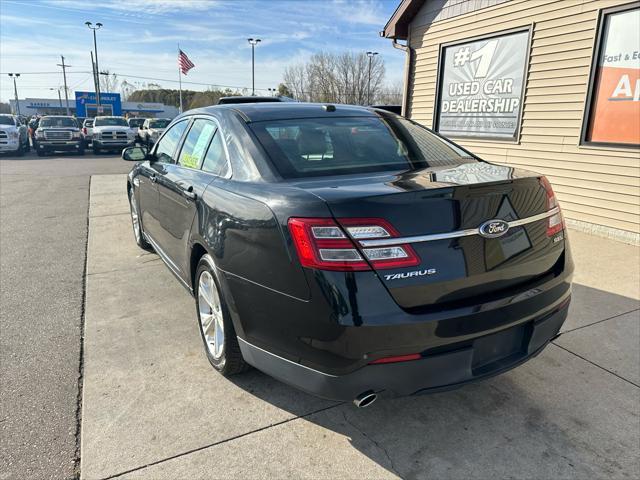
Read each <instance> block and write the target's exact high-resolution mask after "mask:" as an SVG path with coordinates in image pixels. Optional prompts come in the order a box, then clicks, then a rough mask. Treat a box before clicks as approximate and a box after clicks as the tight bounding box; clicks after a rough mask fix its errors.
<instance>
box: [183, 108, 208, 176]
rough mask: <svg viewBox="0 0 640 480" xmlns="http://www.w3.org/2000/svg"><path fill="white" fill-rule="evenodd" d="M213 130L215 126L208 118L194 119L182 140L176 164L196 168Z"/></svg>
mask: <svg viewBox="0 0 640 480" xmlns="http://www.w3.org/2000/svg"><path fill="white" fill-rule="evenodd" d="M215 131H216V126H215V124H214V123H213V122H211V121H210V120H205V119H203V118H198V119H196V120H195V121H194V122H193V125H192V126H191V129H190V130H189V133H188V134H187V138H186V139H185V141H184V145H183V146H182V150H181V151H180V158H179V159H178V164H180V165H182V166H183V167H189V168H198V167H199V166H200V163H201V162H202V158H203V157H204V154H205V152H206V151H207V147H208V146H209V142H210V141H211V137H213V134H214V133H215Z"/></svg>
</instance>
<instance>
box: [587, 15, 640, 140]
mask: <svg viewBox="0 0 640 480" xmlns="http://www.w3.org/2000/svg"><path fill="white" fill-rule="evenodd" d="M639 32H640V9H638V8H635V9H631V10H627V11H623V12H618V13H612V14H609V15H607V16H606V19H605V24H604V30H603V34H602V38H601V42H602V46H601V50H600V55H599V58H598V64H597V70H596V80H595V89H594V96H593V100H592V102H593V103H592V106H591V115H590V124H589V132H588V137H587V140H588V141H590V142H599V143H616V144H624V145H640V33H639Z"/></svg>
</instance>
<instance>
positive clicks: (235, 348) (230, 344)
mask: <svg viewBox="0 0 640 480" xmlns="http://www.w3.org/2000/svg"><path fill="white" fill-rule="evenodd" d="M204 272H208V273H209V275H211V277H212V278H213V282H214V285H215V288H216V289H217V293H218V297H219V301H220V306H221V309H220V310H221V313H222V319H223V324H224V350H223V352H222V354H221V356H220V357H219V358H217V359H216V358H215V357H214V355H213V354H212V353H211V351H210V348H209V346H208V344H207V340H206V339H205V334H204V330H203V328H202V322H201V318H200V308H199V307H200V306H199V303H198V298H199V287H200V277H201V275H203V273H204ZM194 293H195V304H196V316H197V318H198V330H199V331H200V337H201V338H202V343H203V346H204V351H205V354H206V356H207V360H209V363H210V364H211V366H212V367H213V368H215V369H216V370H217V371H218V372H220V373H221V374H222V375H224V376H225V377H230V376H232V375H236V374H238V373H242V372H245V371H247V370H249V369H250V368H251V367H250V365H249V364H248V363H246V362H245V361H244V358H243V357H242V352H241V351H240V346H239V345H238V337H237V335H236V331H235V329H234V328H233V322H232V321H231V317H230V315H229V309H228V308H227V302H226V301H225V299H224V295H223V293H222V290H221V289H220V284H219V283H218V279H217V277H216V273H215V267H214V265H213V260H212V259H211V257H210V256H209V255H208V254H205V255H203V256H202V258H201V259H200V261H199V262H198V268H197V269H196V275H195V285H194Z"/></svg>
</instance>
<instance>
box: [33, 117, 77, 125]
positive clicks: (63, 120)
mask: <svg viewBox="0 0 640 480" xmlns="http://www.w3.org/2000/svg"><path fill="white" fill-rule="evenodd" d="M39 126H40V127H64V128H69V127H71V128H73V127H76V128H77V127H78V124H77V123H76V120H75V118H71V117H44V118H43V119H42V120H40V125H39Z"/></svg>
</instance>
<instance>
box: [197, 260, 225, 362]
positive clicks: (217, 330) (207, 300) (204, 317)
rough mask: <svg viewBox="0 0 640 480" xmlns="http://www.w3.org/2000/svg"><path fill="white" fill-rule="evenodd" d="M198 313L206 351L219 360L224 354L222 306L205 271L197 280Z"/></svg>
mask: <svg viewBox="0 0 640 480" xmlns="http://www.w3.org/2000/svg"><path fill="white" fill-rule="evenodd" d="M198 312H199V313H200V328H201V329H202V335H203V337H204V340H205V344H206V345H207V350H208V351H209V354H210V355H211V356H212V357H213V358H214V359H215V360H219V359H220V358H222V355H223V354H224V319H223V317H222V305H221V303H220V295H219V293H218V288H217V287H216V284H215V281H214V280H213V276H212V275H211V273H209V272H208V271H206V270H205V271H203V272H202V273H201V274H200V278H199V279H198Z"/></svg>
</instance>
